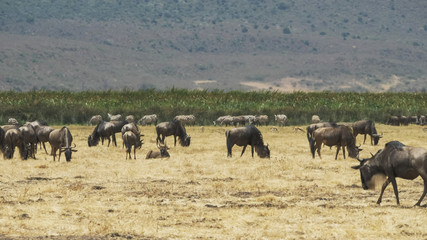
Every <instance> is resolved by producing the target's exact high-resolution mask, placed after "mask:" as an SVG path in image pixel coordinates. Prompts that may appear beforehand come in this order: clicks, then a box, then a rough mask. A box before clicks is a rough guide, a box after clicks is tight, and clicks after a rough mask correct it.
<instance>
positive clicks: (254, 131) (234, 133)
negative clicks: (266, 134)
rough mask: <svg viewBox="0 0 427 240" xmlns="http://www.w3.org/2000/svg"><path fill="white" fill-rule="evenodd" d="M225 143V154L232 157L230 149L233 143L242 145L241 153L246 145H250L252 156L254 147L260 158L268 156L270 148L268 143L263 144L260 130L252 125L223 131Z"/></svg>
mask: <svg viewBox="0 0 427 240" xmlns="http://www.w3.org/2000/svg"><path fill="white" fill-rule="evenodd" d="M225 137H226V143H227V156H228V157H232V152H231V149H232V148H233V146H234V145H237V146H243V150H242V154H241V155H240V157H241V156H243V153H244V152H245V150H246V147H247V146H248V145H250V146H251V152H252V157H254V148H255V151H256V152H257V154H258V156H259V157H260V158H270V149H269V148H268V144H267V145H264V140H263V138H262V134H261V132H260V131H259V130H258V128H256V127H255V126H254V125H247V126H245V127H238V128H233V129H231V130H228V131H226V132H225Z"/></svg>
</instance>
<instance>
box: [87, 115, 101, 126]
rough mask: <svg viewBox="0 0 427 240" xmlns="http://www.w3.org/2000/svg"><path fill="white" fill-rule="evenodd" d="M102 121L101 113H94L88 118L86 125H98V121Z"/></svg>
mask: <svg viewBox="0 0 427 240" xmlns="http://www.w3.org/2000/svg"><path fill="white" fill-rule="evenodd" d="M101 121H102V116H101V115H94V116H92V117H91V118H90V120H89V122H88V123H87V125H88V126H89V125H98V124H99V123H100V122H101Z"/></svg>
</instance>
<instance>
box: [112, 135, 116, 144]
mask: <svg viewBox="0 0 427 240" xmlns="http://www.w3.org/2000/svg"><path fill="white" fill-rule="evenodd" d="M112 136H113V143H114V146H116V147H117V141H116V134H115V133H114V134H113V135H112Z"/></svg>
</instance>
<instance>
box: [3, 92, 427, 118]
mask: <svg viewBox="0 0 427 240" xmlns="http://www.w3.org/2000/svg"><path fill="white" fill-rule="evenodd" d="M426 103H427V94H426V93H348V92H340V93H336V92H310V93H306V92H293V93H281V92H275V91H256V92H255V91H253V92H241V91H231V92H225V91H221V90H213V91H207V90H184V89H176V88H172V89H169V90H166V91H160V90H154V89H150V90H141V91H127V90H124V91H102V92H91V91H88V92H68V91H60V92H56V91H31V92H23V93H21V92H12V91H10V92H0V123H1V124H6V123H7V120H8V119H9V118H10V117H14V118H16V119H17V120H18V121H20V122H25V121H33V120H36V119H39V120H45V121H47V122H48V123H50V124H85V123H87V121H88V120H89V119H90V117H91V116H92V115H96V114H100V115H102V116H103V117H104V118H105V119H106V117H107V113H112V114H117V113H120V114H122V115H130V114H132V115H134V116H135V117H136V118H137V119H139V118H141V117H142V116H143V115H146V114H153V113H155V114H157V115H158V116H159V120H160V121H169V120H171V119H172V118H173V117H174V116H175V115H178V114H194V115H195V116H196V119H197V120H196V123H197V124H199V125H206V124H212V121H213V120H214V119H216V118H217V117H218V116H221V115H228V114H229V115H242V114H253V115H259V114H266V115H268V116H269V118H270V124H273V123H274V114H286V115H287V116H288V118H289V123H290V124H291V125H300V124H308V123H309V122H310V121H311V116H312V115H313V114H317V115H319V116H320V117H321V119H322V120H325V121H328V120H331V121H340V122H351V121H356V120H359V119H372V120H374V121H376V122H385V121H386V120H387V118H388V117H389V116H390V115H417V114H427V105H426Z"/></svg>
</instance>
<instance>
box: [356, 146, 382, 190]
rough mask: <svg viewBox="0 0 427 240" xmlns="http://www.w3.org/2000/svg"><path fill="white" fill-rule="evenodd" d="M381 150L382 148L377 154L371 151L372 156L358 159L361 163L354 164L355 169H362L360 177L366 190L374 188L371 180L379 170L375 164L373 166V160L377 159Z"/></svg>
mask: <svg viewBox="0 0 427 240" xmlns="http://www.w3.org/2000/svg"><path fill="white" fill-rule="evenodd" d="M381 151H382V150H378V152H377V153H376V154H375V155H373V154H372V153H371V155H372V157H371V158H364V159H362V160H360V159H357V160H359V162H360V165H356V166H352V168H353V169H359V170H360V179H361V181H362V187H363V189H365V190H368V189H372V188H373V187H374V183H373V182H372V181H371V180H372V177H373V176H374V175H376V174H379V172H378V171H377V170H376V169H375V166H373V164H372V161H374V160H375V158H376V157H377V156H378V155H379V153H381Z"/></svg>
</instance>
